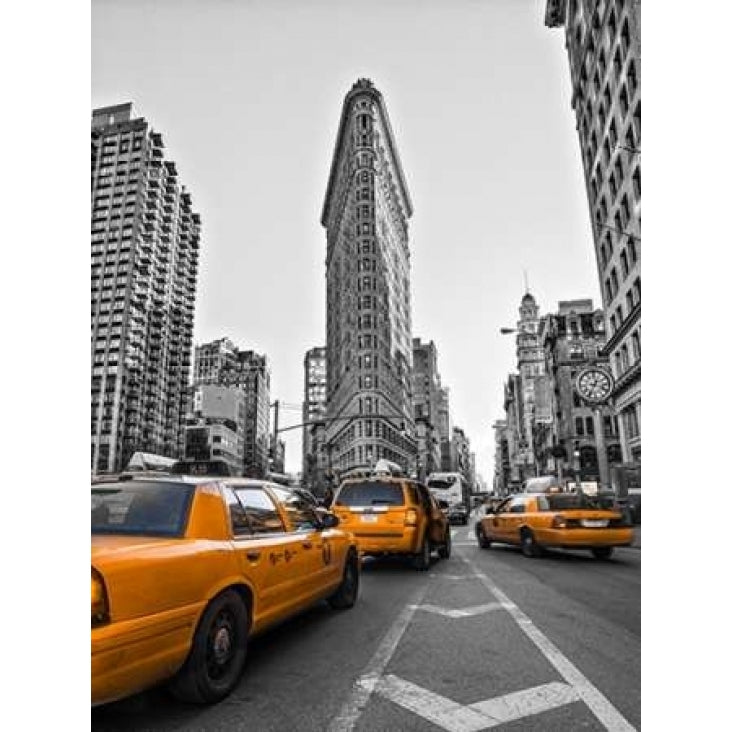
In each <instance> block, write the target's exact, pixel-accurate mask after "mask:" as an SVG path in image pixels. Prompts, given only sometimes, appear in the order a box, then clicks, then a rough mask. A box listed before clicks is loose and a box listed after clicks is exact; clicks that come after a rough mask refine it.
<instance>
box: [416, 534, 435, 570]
mask: <svg viewBox="0 0 732 732" xmlns="http://www.w3.org/2000/svg"><path fill="white" fill-rule="evenodd" d="M431 556H432V547H431V546H430V540H429V537H427V536H425V537H424V541H423V542H422V547H421V548H420V550H419V552H417V554H415V555H414V568H415V569H416V570H418V571H419V572H426V571H427V570H428V569H429V568H430V557H431Z"/></svg>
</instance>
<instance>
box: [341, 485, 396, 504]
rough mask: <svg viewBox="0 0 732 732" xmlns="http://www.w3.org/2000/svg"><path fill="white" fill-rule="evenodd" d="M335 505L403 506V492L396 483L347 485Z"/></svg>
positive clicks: (342, 489)
mask: <svg viewBox="0 0 732 732" xmlns="http://www.w3.org/2000/svg"><path fill="white" fill-rule="evenodd" d="M335 503H336V505H337V506H403V505H404V492H403V491H402V487H401V485H399V484H398V483H386V482H384V481H381V480H368V481H364V482H363V483H347V484H346V485H344V486H343V487H342V488H341V490H340V492H339V493H338V497H337V499H336V502H335Z"/></svg>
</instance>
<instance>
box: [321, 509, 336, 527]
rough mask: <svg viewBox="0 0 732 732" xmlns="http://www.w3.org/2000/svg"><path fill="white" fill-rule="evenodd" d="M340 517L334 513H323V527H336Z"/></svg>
mask: <svg viewBox="0 0 732 732" xmlns="http://www.w3.org/2000/svg"><path fill="white" fill-rule="evenodd" d="M340 522H341V521H340V519H339V518H338V516H336V515H335V514H334V513H325V512H324V513H322V514H321V515H320V526H319V528H321V529H334V528H335V527H336V526H338V524H339V523H340Z"/></svg>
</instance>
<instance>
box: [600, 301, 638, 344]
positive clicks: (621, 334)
mask: <svg viewBox="0 0 732 732" xmlns="http://www.w3.org/2000/svg"><path fill="white" fill-rule="evenodd" d="M640 312H641V306H640V303H638V304H637V305H636V306H635V307H634V308H633V309H632V310H631V311H630V312H629V313H628V317H627V318H626V319H625V320H624V321H623V322H622V324H621V325H620V327H619V328H618V329H617V330H616V331H615V333H613V335H612V337H611V338H610V339H609V340H608V341H607V343H606V344H605V345H604V346H603V348H602V349H601V350H600V355H601V356H607V357H609V356H610V354H611V353H612V352H613V351H614V350H615V348H616V346H617V345H618V344H619V343H620V341H622V340H623V338H625V336H626V335H628V332H629V331H630V330H632V328H633V327H634V326H635V324H636V323H637V322H640Z"/></svg>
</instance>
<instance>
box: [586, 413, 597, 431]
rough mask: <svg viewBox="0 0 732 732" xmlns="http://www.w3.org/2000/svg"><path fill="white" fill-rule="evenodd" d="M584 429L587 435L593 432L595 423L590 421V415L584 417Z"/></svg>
mask: <svg viewBox="0 0 732 732" xmlns="http://www.w3.org/2000/svg"><path fill="white" fill-rule="evenodd" d="M585 429H586V431H587V434H588V435H594V434H595V424H594V422H593V421H592V417H586V418H585Z"/></svg>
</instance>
